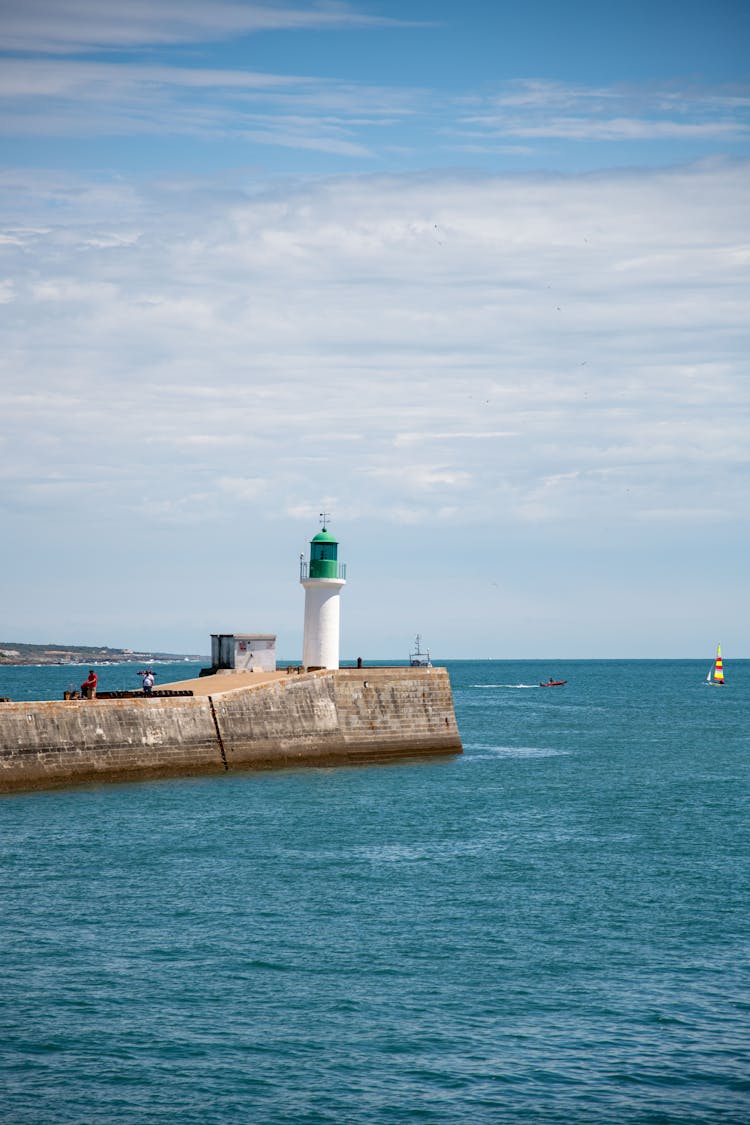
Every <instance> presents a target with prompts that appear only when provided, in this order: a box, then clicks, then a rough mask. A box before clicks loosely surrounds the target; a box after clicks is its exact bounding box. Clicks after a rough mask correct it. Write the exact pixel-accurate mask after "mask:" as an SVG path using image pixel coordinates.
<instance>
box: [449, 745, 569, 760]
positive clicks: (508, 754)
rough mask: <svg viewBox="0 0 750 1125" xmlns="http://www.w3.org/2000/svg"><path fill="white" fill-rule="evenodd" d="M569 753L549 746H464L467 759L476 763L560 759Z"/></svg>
mask: <svg viewBox="0 0 750 1125" xmlns="http://www.w3.org/2000/svg"><path fill="white" fill-rule="evenodd" d="M569 753H570V751H569V750H555V749H553V748H551V747H549V746H493V745H492V744H491V743H483V742H468V743H465V744H464V755H465V757H466V758H467V759H468V760H470V761H475V762H476V761H479V760H481V759H486V758H558V757H563V756H565V755H567V754H569Z"/></svg>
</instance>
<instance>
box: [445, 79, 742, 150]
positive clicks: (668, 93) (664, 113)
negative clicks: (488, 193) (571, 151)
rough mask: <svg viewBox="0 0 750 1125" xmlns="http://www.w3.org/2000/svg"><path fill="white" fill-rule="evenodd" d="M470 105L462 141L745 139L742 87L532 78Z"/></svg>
mask: <svg viewBox="0 0 750 1125" xmlns="http://www.w3.org/2000/svg"><path fill="white" fill-rule="evenodd" d="M467 101H468V102H472V103H473V105H474V110H473V112H465V113H464V114H463V116H462V117H461V122H462V124H463V125H464V126H465V127H466V129H467V130H468V133H469V134H470V135H466V136H464V138H463V143H464V144H468V143H471V141H472V139H473V141H474V143H479V142H480V141H481V139H484V140H485V142H486V141H487V139H489V138H490V137H494V138H498V139H503V138H508V139H512V138H518V139H523V140H534V139H541V138H545V139H550V138H552V139H558V140H569V141H570V140H573V141H587V142H591V141H595V142H602V141H611V142H621V141H644V140H646V141H659V140H661V141H663V140H665V139H669V140H675V141H681V140H682V141H684V140H724V141H727V140H731V139H746V138H747V137H748V135H749V134H750V120H749V118H750V90H748V89H747V88H743V89H741V90H738V89H734V88H730V87H726V88H724V89H723V90H716V89H714V88H706V87H700V86H690V85H687V84H685V85H683V86H681V87H680V88H677V87H675V86H647V85H644V86H624V85H620V86H612V87H586V86H583V85H565V84H563V83H560V82H551V81H543V80H532V79H518V80H515V81H513V82H508V83H506V84H505V85H504V86H503V87H502V88H501V89H500V90H499V91H498V92H497V93H495V94H491V95H487V96H485V97H484V98H478V97H473V98H467Z"/></svg>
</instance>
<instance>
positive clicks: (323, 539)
mask: <svg viewBox="0 0 750 1125" xmlns="http://www.w3.org/2000/svg"><path fill="white" fill-rule="evenodd" d="M338 553H339V544H338V540H337V539H336V536H335V535H331V533H330V531H328V530H327V529H326V528H325V527H324V528H323V529H322V530H321V531H319V532H318V534H317V535H315V536H314V537H313V538H312V539H311V540H310V571H309V573H310V577H311V578H338V576H339V564H338Z"/></svg>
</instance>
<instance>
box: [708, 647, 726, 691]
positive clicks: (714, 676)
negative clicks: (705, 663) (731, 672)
mask: <svg viewBox="0 0 750 1125" xmlns="http://www.w3.org/2000/svg"><path fill="white" fill-rule="evenodd" d="M706 683H707V684H713V685H714V687H723V685H724V664H723V662H722V659H721V645H717V646H716V660H714V662H713V664H712V665H711V667H710V668H709V669H708V675H707V676H706Z"/></svg>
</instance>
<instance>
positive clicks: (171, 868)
mask: <svg viewBox="0 0 750 1125" xmlns="http://www.w3.org/2000/svg"><path fill="white" fill-rule="evenodd" d="M709 663H710V660H709V661H706V662H704V664H700V663H697V662H692V661H683V662H679V661H675V662H669V661H658V662H649V661H642V662H616V661H608V662H596V661H591V662H568V663H566V662H561V661H557V662H555V663H554V664H553V665H550V664H541V663H539V664H535V663H532V662H518V663H512V662H505V661H486V662H484V661H483V662H476V663H474V662H469V661H460V662H455V663H448V667H449V670H450V673H451V680H452V683H453V688H454V696H455V703H456V712H457V716H458V721H459V727H460V729H461V733H462V738H463V741H464V747H465V754H464V755H463V756H461V757H457V758H451V759H449V760H435V761H423V762H416V763H403V764H399V765H393V766H386V767H372V768H371V767H362V768H352V769H349V768H339V769H310V770H290V771H285V772H278V773H263V774H229V775H225V776H221V777H211V778H205V779H191V780H178V781H169V782H150V783H142V784H132V785H113V786H101V787H93V786H90V787H85V788H80V789H70V790H63V791H53V792H45V793H35V794H28V795H15V796H8V797H5V798H3V799H1V800H0V833H1V835H0V857H1V864H2V883H1V884H0V885H1V886H2V892H1V894H2V911H1V913H0V946H1V948H2V974H1V975H0V1001H1V1003H0V1067H1V1076H0V1081H1V1082H2V1087H3V1088H4V1092H5V1093H4V1099H3V1109H2V1110H0V1119H2V1120H3V1121H9V1122H24V1123H25V1122H29V1123H30V1122H45V1123H47V1122H50V1123H54V1122H81V1123H82V1122H87V1123H88V1122H90V1123H101V1122H108V1123H109V1122H134V1123H135V1122H138V1123H144V1125H145V1123H150V1122H181V1123H182V1122H188V1123H199V1122H200V1123H210V1122H252V1123H269V1125H282V1123H284V1125H287V1123H288V1125H292V1123H294V1125H297V1123H302V1125H313V1123H315V1125H318V1123H320V1125H322V1123H356V1125H360V1123H362V1125H365V1123H372V1125H401V1123H410V1122H423V1123H433V1122H434V1123H436V1125H438V1123H448V1122H450V1123H453V1122H479V1123H481V1125H490V1123H492V1125H494V1123H498V1122H515V1121H519V1122H520V1121H522V1120H523V1121H533V1122H535V1123H536V1122H544V1123H546V1122H551V1123H554V1122H561V1123H562V1122H592V1123H593V1122H597V1123H603V1122H607V1123H608V1122H612V1123H614V1122H639V1123H640V1122H643V1123H654V1125H656V1123H674V1125H678V1123H679V1125H682V1123H686V1122H691V1123H693V1122H694V1123H701V1125H703V1123H706V1122H717V1123H718V1122H722V1123H725V1122H732V1123H737V1125H739V1123H742V1125H745V1123H746V1122H747V1121H748V1120H750V1078H749V1077H748V1076H750V1032H749V1030H748V1028H749V1023H750V968H748V953H749V951H750V886H749V884H750V834H749V833H748V814H749V813H750V800H749V797H750V771H749V770H748V766H749V765H750V735H749V733H748V731H749V730H750V721H749V720H750V662H747V661H739V662H728V663H727V679H728V685H727V686H726V687H725V688H713V687H708V686H707V685H706V684H705V683H704V682H703V681H704V679H705V674H706V671H707V668H708V665H709ZM8 671H10V670H3V671H2V673H1V674H0V695H13V694H14V693H13V691H12V690H9V689H8V681H7V674H8ZM13 671H14V672H15V671H17V672H19V673H20V672H21V670H13ZM59 671H60V670H44V669H35V670H23V673H24V675H26V676H28V675H30V674H31V673H32V672H33V673H35V675H36V676H37V681H36V689H35V694H37V695H38V696H40V695H44V694H47V696H48V697H56V696H57V695H58V692H57V690H56V689H55V690H54V691H52V690H50V691H49V692H47V693H45V692H44V691H40V690H39V684H38V677H44V676H47V675H52V674H56V673H57V672H59ZM64 671H66V672H69V670H67V669H66V670H64ZM84 671H85V670H84ZM113 671H118V672H121V671H122V669H116V670H113ZM183 674H185V673H184V672H183ZM130 675H131V678H132V675H133V670H132V669H131V670H130ZM550 675H554V676H555V677H556V678H557V677H560V678H567V679H568V684H567V685H566V687H564V688H560V689H551V690H541V689H539V688H538V687H536V686H534V685H536V684H538V681H539V680H540V679H547V677H548V676H550ZM80 678H83V676H81V677H80ZM161 680H162V682H165V677H164V676H162V677H161ZM523 685H529V686H523ZM14 686H15V689H16V693H17V694H16V695H15V696H14V697H15V698H21V696H20V695H19V694H18V691H19V682H16V683H15V685H14ZM62 686H63V687H65V686H67V684H66V683H64V684H63V685H62ZM109 686H112V687H115V686H130V682H127V683H124V684H118V685H115V684H114V683H113V684H111V685H109Z"/></svg>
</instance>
